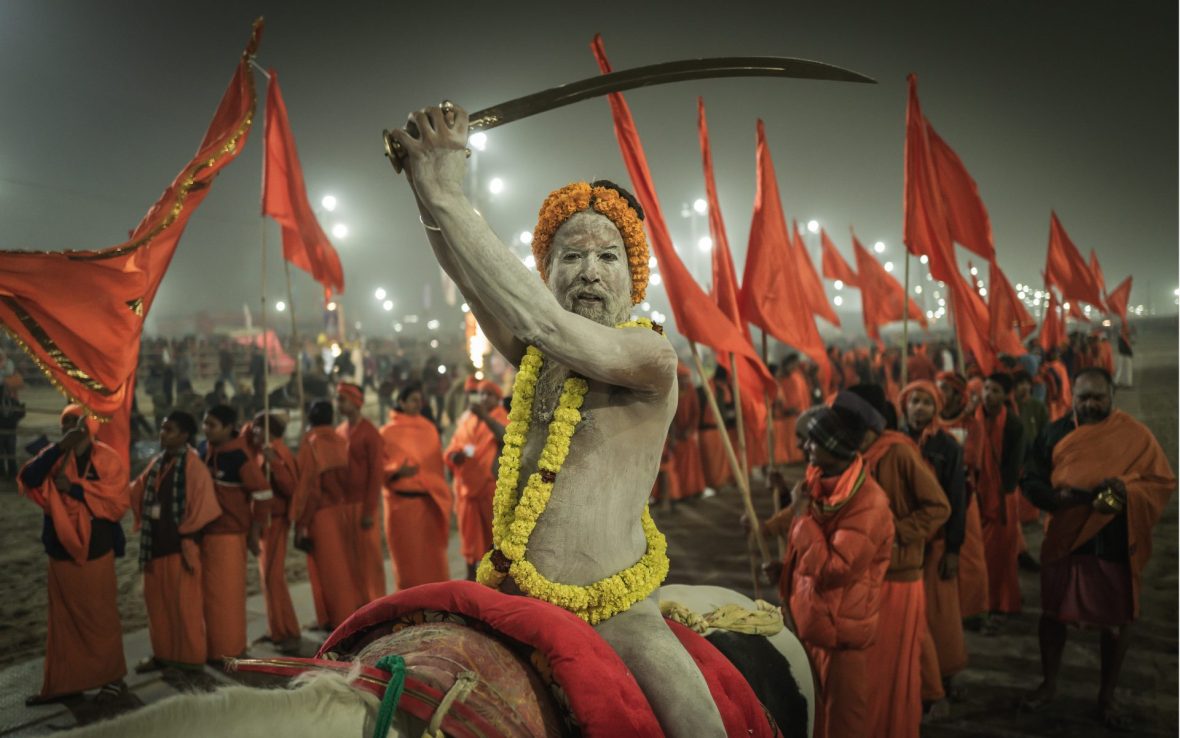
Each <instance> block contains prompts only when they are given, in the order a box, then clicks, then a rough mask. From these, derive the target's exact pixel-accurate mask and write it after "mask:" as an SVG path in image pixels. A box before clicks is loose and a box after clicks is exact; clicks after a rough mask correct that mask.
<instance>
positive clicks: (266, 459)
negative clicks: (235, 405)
mask: <svg viewBox="0 0 1180 738" xmlns="http://www.w3.org/2000/svg"><path fill="white" fill-rule="evenodd" d="M264 427H266V428H269V435H270V444H269V445H267V443H266V435H267V433H266V431H264ZM286 429H287V424H286V423H285V422H283V420H282V418H280V417H279V416H277V415H275V414H273V413H272V414H271V415H270V416H269V422H268V416H267V415H265V414H264V413H258V415H256V416H255V417H254V420H253V421H252V422H251V423H250V424H249V425H248V426H247V427H246V428H243V429H242V435H243V436H245V437H246V439H247V440H248V441H249V444H250V451H251V453H252V454H253V456H254V463H255V464H257V466H258V468H259V469H261V470H262V471H263V473H264V474H265V473H266V471H267V470H268V469H269V471H270V478H269V480H268V481H269V484H270V487H271V490H272V491H273V492H274V498H273V499H272V501H271V509H270V525H269V526H267V527H266V528H265V529H264V530H263V531H262V535H261V538H260V540H259V542H258V546H259V551H258V579H259V583H260V584H261V586H262V595H263V599H264V600H265V602H266V624H267V631H266V639H267V640H269V641H270V642H271V643H273V644H275V646H277V647H278V649H279V652H280V653H283V654H287V655H295V654H298V653H299V644H300V642H301V641H302V640H303V636H302V635H301V629H300V627H299V619H298V618H297V617H296V615H295V605H294V603H292V602H291V590H290V589H289V588H288V587H287V573H286V562H287V537H288V536H289V535H290V533H291V518H290V515H289V513H290V506H291V500H292V498H294V496H295V489H296V487H297V486H298V484H299V469H298V466H297V465H296V463H295V455H294V454H292V453H291V449H290V448H288V447H287V444H286V442H284V441H283V433H284V432H285V431H286Z"/></svg>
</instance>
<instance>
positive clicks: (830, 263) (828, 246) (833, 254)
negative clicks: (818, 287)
mask: <svg viewBox="0 0 1180 738" xmlns="http://www.w3.org/2000/svg"><path fill="white" fill-rule="evenodd" d="M819 241H820V244H821V245H822V246H823V270H824V278H826V279H833V280H835V279H838V280H840V281H841V282H843V283H844V284H845V285H847V286H849V287H856V286H857V284H856V272H854V271H852V267H850V266H848V262H846V261H844V257H843V256H840V252H839V250H837V249H836V244H834V243H832V239H830V238H828V232H827V231H825V230H824V229H823V228H820V229H819Z"/></svg>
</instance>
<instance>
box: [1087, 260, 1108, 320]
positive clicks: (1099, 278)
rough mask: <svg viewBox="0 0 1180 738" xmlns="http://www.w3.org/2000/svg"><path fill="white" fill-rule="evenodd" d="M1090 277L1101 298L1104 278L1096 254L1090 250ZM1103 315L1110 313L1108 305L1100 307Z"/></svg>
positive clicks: (1104, 284) (1104, 291) (1104, 287)
mask: <svg viewBox="0 0 1180 738" xmlns="http://www.w3.org/2000/svg"><path fill="white" fill-rule="evenodd" d="M1090 276H1092V277H1094V284H1095V285H1097V286H1098V292H1099V293H1100V294H1102V295H1103V296H1105V295H1106V277H1105V276H1103V274H1102V265H1101V264H1099V263H1098V254H1096V253H1094V249H1090ZM1099 307H1101V308H1102V311H1103V312H1104V313H1109V312H1110V309H1109V308H1110V306H1109V305H1100V306H1099Z"/></svg>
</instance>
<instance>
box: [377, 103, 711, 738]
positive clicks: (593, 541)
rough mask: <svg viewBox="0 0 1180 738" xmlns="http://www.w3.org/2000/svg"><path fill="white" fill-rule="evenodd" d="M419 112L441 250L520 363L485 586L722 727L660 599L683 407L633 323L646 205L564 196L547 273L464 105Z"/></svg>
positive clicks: (666, 702) (653, 693)
mask: <svg viewBox="0 0 1180 738" xmlns="http://www.w3.org/2000/svg"><path fill="white" fill-rule="evenodd" d="M410 122H411V123H412V124H413V125H412V126H409V125H408V126H407V129H409V130H398V131H395V132H393V134H392V136H393V137H394V139H396V141H397V142H398V143H399V144H400V145H401V147H402V148H403V149H404V150H405V153H406V158H405V163H406V172H407V175H408V180H409V182H410V185H411V187H412V188H413V192H414V195H415V197H416V198H417V202H418V206H419V211H420V213H421V218H422V225H423V226H424V227H425V229H426V234H427V237H428V238H429V240H430V244H431V247H432V248H433V249H434V253H435V256H436V257H437V258H438V261H439V264H440V265H441V266H442V268H443V269H444V270H445V271H446V272H447V273H448V274H449V275H450V276H451V278H452V279H454V281H455V283H456V284H457V285H458V286H459V289H460V290H461V291H462V293H463V296H464V297H465V298H466V300H467V304H468V305H470V306H471V310H472V312H473V313H474V315H475V317H476V319H477V320H478V321H479V323H480V325H481V326H482V328H483V331H484V333H485V334H486V335H487V336H488V338H489V339H490V340H491V342H492V344H493V345H494V346H495V347H496V348H497V349H498V350H499V351H500V353H501V354H503V355H504V357H505V358H506V359H508V361H510V362H511V363H512V364H513V365H515V366H517V367H519V368H520V371H519V372H518V375H517V381H516V386H515V387H514V391H513V399H514V403H513V411H512V414H511V415H510V419H511V421H512V423H511V426H510V427H509V429H508V432H507V433H506V435H505V447H504V452H503V455H502V456H501V460H500V477H499V480H498V482H497V488H496V493H495V494H496V498H495V506H494V507H495V520H494V521H493V546H494V547H495V548H494V549H493V551H492V552H491V553H490V554H489V555H488V556H486V557H485V558H484V560H483V561H482V562H481V563H480V569H479V575H478V577H479V580H480V581H481V582H483V583H485V584H488V585H489V586H498V587H499V588H501V589H502V590H503V591H505V592H509V593H520V594H523V595H528V596H532V597H537V598H538V599H545V600H547V601H549V602H553V603H554V604H557V605H559V606H561V607H565V608H566V609H569V610H570V611H571V612H574V614H576V615H578V616H579V617H582V618H583V619H585V620H586V621H587V622H589V623H591V624H592V625H594V626H595V627H596V628H597V630H598V632H599V633H600V634H601V635H602V636H603V637H604V638H605V639H606V640H607V641H608V642H609V643H610V644H611V645H612V646H613V647H614V649H615V650H616V651H617V652H618V654H619V656H621V657H622V659H623V661H624V662H625V663H626V665H627V667H628V668H629V669H630V671H631V673H632V674H634V676H635V678H636V679H637V681H638V682H639V685H640V686H641V687H642V688H643V690H644V692H645V693H646V695H647V697H648V701H649V702H650V704H651V706H652V709H653V710H654V712H655V714H656V716H657V718H658V719H659V721H660V723H661V725H662V726H663V728H664V730H665V732H666V733H667V734H668V735H670V736H719V735H724V734H725V727H724V724H723V723H722V721H721V716H720V713H719V711H718V709H717V707H716V704H715V703H714V701H713V700H712V698H711V696H710V693H709V689H708V686H707V684H706V682H705V679H704V677H703V676H702V674H701V672H700V670H699V669H698V667H697V666H696V664H695V663H694V662H693V660H692V658H691V657H690V656H689V654H688V652H687V651H685V649H684V647H683V646H681V645H680V642H679V641H678V640H677V638H676V636H675V635H674V634H673V632H672V631H671V630H670V629H669V628H668V626H667V625H666V624H665V623H664V620H663V618H662V617H661V615H660V610H659V606H658V604H657V602H656V599H655V596H654V592H655V589H656V588H657V587H658V586H659V582H660V581H661V580H662V579H663V577H664V576H666V574H667V555H666V545H667V544H666V542H665V541H664V539H663V536H662V535H660V534H659V532H658V531H657V530H656V529H655V524H654V523H652V522H651V518H650V515H649V514H648V513H647V510H646V507H645V503H646V502H647V499H648V496H649V494H650V493H651V490H652V486H653V484H654V483H655V480H656V474H657V472H658V470H659V464H660V457H661V453H662V451H663V448H664V439H665V436H666V434H667V432H668V427H669V424H670V422H671V420H672V417H673V414H674V413H675V411H676V404H677V389H676V388H677V385H676V365H677V360H676V352H675V351H674V350H673V349H672V346H671V344H670V343H669V342H668V341H667V340H666V339H665V338H664V337H663V336H662V335H660V333H662V331H656V330H649V329H647V328H644V327H642V326H641V325H637V324H636V322H631V321H629V317H630V314H631V307H632V305H635V304H638V303H640V302H642V301H643V296H644V292H645V290H646V287H647V281H648V258H649V257H648V247H647V241H646V237H645V236H644V232H643V224H642V217H643V213H642V208H640V207H639V206H638V203H637V202H636V201H635V200H634V198H633V197H632V196H631V195H630V194H629V193H627V192H626V191H624V190H623V189H622V188H620V187H618V186H617V185H615V184H613V183H610V182H606V181H598V182H593V183H586V182H576V183H573V184H571V185H567V186H566V187H563V188H561V189H559V190H555V191H554V192H553V193H551V194H550V195H549V197H548V198H547V199H546V201H545V203H544V204H543V205H542V207H541V212H540V215H539V218H538V223H537V227H536V229H535V231H534V233H533V242H532V249H533V255H534V258H535V259H536V267H537V272H539V274H540V280H538V279H537V275H536V274H533V273H532V272H530V271H529V270H528V269H526V268H525V267H524V265H523V264H521V262H520V259H519V258H518V257H516V256H515V255H513V253H512V252H511V251H510V250H509V249H508V247H506V246H505V245H504V244H503V243H501V242H500V240H499V238H497V236H496V234H495V233H494V232H493V231H492V229H491V228H490V227H489V226H488V224H487V223H486V222H485V221H484V220H483V218H482V217H481V216H480V215H479V213H477V212H476V211H475V210H474V208H473V207H472V205H471V203H470V202H469V201H468V200H467V198H466V196H465V195H464V194H463V182H464V179H465V177H466V168H467V166H466V158H465V156H464V148H465V147H466V144H467V114H466V112H464V111H463V110H462V109H460V108H458V107H455V106H453V105H451V104H449V103H444V104H443V105H441V106H437V107H432V108H428V109H425V110H420V111H418V112H416V113H413V114H412V115H411V116H410ZM410 130H413V133H411V132H410ZM652 327H653V328H655V327H657V326H652ZM539 509H540V510H543V513H544V514H543V515H542V514H539V513H538V510H539ZM511 521H515V523H520V525H515V524H512V522H511ZM530 527H531V530H529V528H530ZM616 575H621V576H618V577H616ZM612 582H614V584H612ZM624 582H625V583H626V584H623V583H624ZM554 593H561V594H560V596H558V595H555V594H554Z"/></svg>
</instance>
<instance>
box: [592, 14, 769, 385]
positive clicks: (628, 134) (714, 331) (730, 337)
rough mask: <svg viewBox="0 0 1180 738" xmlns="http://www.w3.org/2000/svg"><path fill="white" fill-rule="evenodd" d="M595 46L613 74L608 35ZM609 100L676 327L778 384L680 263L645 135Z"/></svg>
mask: <svg viewBox="0 0 1180 738" xmlns="http://www.w3.org/2000/svg"><path fill="white" fill-rule="evenodd" d="M590 47H591V49H592V50H593V51H594V58H595V59H596V60H597V61H598V67H599V69H601V70H602V72H603V73H604V74H605V73H608V72H610V62H609V61H607V58H606V51H605V49H604V48H603V45H602V37H601V36H597V35H596V36H595V37H594V41H593V42H592V43H591V45H590ZM608 99H609V101H610V107H611V117H612V118H613V120H614V127H615V137H616V138H618V140H619V149H620V153H621V154H622V156H623V162H624V163H625V164H626V166H627V173H628V174H629V175H630V177H631V185H632V186H633V187H634V188H635V196H636V197H637V198H638V199H639V202H640V204H641V205H642V206H643V209H644V211H645V214H646V219H645V221H644V222H645V223H646V224H647V232H648V235H649V236H650V238H651V245H652V249H653V250H654V251H655V254H656V261H657V262H658V263H659V265H660V274H662V275H663V280H664V288H665V289H666V290H667V292H668V301H669V303H671V305H672V314H673V316H674V317H675V318H676V328H677V329H678V330H679V331H680V333H681V334H682V335H683V336H684V337H685V338H687V339H688V340H689V341H693V342H696V343H701V344H704V345H706V346H709V347H710V348H712V349H713V350H714V351H730V352H733V353H736V354H738V355H739V356H744V357H746V358H747V359H749V360H751V361H752V362H754V363H755V365H756V366H757V367H758V371H759V375H760V376H761V377H762V378H763V381H764V382H767V383H773V382H774V378H773V377H772V376H770V372H769V371H767V369H766V365H764V364H763V363H762V360H761V359H760V358H759V357H758V354H757V353H756V352H755V351H754V347H753V346H751V345H750V342H749V341H748V340H746V338H745V336H743V335H742V332H741V330H739V329H738V327H737V326H736V325H734V323H733V321H731V320H730V319H729V318H728V317H727V316H726V315H725V313H723V312H722V311H721V309H720V308H718V307H717V303H715V302H713V300H711V299H709V296H708V295H707V294H705V292H704V290H702V289H701V288H700V285H698V284H697V283H696V282H694V281H693V279H692V275H690V274H689V273H688V269H687V268H686V267H685V266H684V263H683V262H681V261H680V257H679V256H678V255H677V254H676V249H675V248H674V247H673V246H672V236H671V235H670V234H669V233H668V226H667V224H666V223H665V221H664V214H663V211H662V210H661V209H660V203H659V200H657V199H656V190H655V185H654V184H653V183H652V179H651V174H650V172H649V171H648V168H647V157H646V156H645V155H644V153H643V145H642V144H641V143H640V141H639V132H638V131H637V130H636V128H635V121H634V120H633V119H632V117H631V110H630V109H629V108H628V107H627V102H626V100H624V99H623V96H622V95H621V94H618V93H614V94H611V95H609V96H608ZM768 386H769V385H768Z"/></svg>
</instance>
